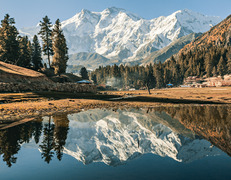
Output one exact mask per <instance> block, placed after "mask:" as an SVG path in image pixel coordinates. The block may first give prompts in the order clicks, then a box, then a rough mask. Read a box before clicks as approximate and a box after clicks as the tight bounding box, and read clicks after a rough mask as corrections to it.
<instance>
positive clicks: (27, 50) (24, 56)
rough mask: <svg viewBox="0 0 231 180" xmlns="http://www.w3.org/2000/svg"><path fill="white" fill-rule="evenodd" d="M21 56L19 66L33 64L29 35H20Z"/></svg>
mask: <svg viewBox="0 0 231 180" xmlns="http://www.w3.org/2000/svg"><path fill="white" fill-rule="evenodd" d="M19 48H20V50H19V58H18V61H17V63H16V64H17V65H18V66H22V67H30V66H31V44H30V41H29V40H28V37H27V36H25V37H19Z"/></svg>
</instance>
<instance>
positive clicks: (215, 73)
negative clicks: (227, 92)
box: [212, 66, 217, 77]
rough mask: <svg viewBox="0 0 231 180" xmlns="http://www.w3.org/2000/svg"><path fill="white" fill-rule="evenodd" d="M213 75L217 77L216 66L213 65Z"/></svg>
mask: <svg viewBox="0 0 231 180" xmlns="http://www.w3.org/2000/svg"><path fill="white" fill-rule="evenodd" d="M212 73H213V77H217V68H216V66H214V67H213V72H212Z"/></svg>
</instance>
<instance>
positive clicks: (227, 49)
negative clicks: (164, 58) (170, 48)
mask: <svg viewBox="0 0 231 180" xmlns="http://www.w3.org/2000/svg"><path fill="white" fill-rule="evenodd" d="M175 58H176V60H177V62H178V64H179V65H180V69H181V71H182V74H184V76H185V77H187V76H203V75H205V74H206V76H207V77H211V76H217V75H221V76H223V75H225V74H231V15H230V16H228V17H227V18H226V19H225V20H223V21H222V22H220V23H219V24H218V25H216V26H214V27H212V28H211V29H210V30H209V31H207V32H206V33H203V34H202V35H201V36H199V37H197V38H196V39H195V40H194V41H192V42H191V43H189V44H188V45H186V46H185V47H184V48H182V49H181V50H180V51H179V53H177V54H176V55H175Z"/></svg>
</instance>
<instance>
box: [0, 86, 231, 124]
mask: <svg viewBox="0 0 231 180" xmlns="http://www.w3.org/2000/svg"><path fill="white" fill-rule="evenodd" d="M101 93H104V94H107V95H108V94H109V96H107V98H105V99H104V100H100V98H101V97H103V96H104V95H101V96H99V97H98V96H97V95H95V96H96V97H97V98H94V95H91V96H92V97H90V98H86V99H79V98H77V97H76V98H68V99H59V100H50V99H49V98H47V97H46V98H45V97H42V96H36V94H34V93H11V94H0V99H3V98H4V97H5V100H7V98H8V101H9V102H11V103H7V104H0V120H11V119H14V120H15V119H23V118H28V117H37V116H45V115H51V114H54V113H62V112H79V111H82V109H85V110H86V109H93V108H112V109H117V108H131V107H132V108H139V107H155V106H172V105H176V104H177V105H184V104H216V103H218V104H219V103H220V104H223V103H226V104H231V87H222V88H202V89H196V88H187V89H186V88H172V89H160V90H152V91H151V93H152V94H151V95H148V93H147V91H108V92H101ZM115 95H119V96H117V98H115ZM87 96H88V95H87ZM87 96H86V97H87ZM105 96H106V95H105ZM110 96H112V97H110ZM22 97H23V98H22ZM20 98H21V100H23V102H15V99H18V100H20ZM32 99H33V100H34V101H32Z"/></svg>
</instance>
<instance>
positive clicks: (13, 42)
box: [0, 14, 19, 64]
mask: <svg viewBox="0 0 231 180" xmlns="http://www.w3.org/2000/svg"><path fill="white" fill-rule="evenodd" d="M14 24H15V21H14V18H10V15H9V14H6V15H5V17H4V19H3V20H2V21H1V27H0V60H1V61H4V62H8V63H13V64H14V63H16V62H17V59H18V55H19V43H18V41H17V36H18V30H17V28H16V27H15V26H14Z"/></svg>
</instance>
